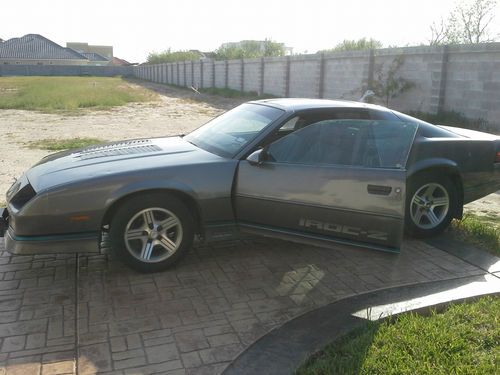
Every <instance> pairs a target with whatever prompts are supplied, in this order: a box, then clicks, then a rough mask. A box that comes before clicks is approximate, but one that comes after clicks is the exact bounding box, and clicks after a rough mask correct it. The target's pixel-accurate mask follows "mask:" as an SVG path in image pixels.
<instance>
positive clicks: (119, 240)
mask: <svg viewBox="0 0 500 375" xmlns="http://www.w3.org/2000/svg"><path fill="white" fill-rule="evenodd" d="M194 228H195V226H194V220H193V215H192V214H191V213H190V212H189V210H188V208H187V207H186V205H185V204H184V203H182V201H180V200H179V199H177V198H176V197H174V196H172V195H170V194H158V193H155V194H149V195H140V196H136V197H133V198H131V199H130V200H128V201H126V202H125V203H123V204H122V205H121V206H120V207H119V208H118V209H117V210H116V212H115V214H114V215H113V217H112V219H111V224H110V232H109V236H110V239H111V247H112V250H113V252H114V253H115V254H116V255H117V256H118V257H119V259H120V260H122V261H123V262H124V263H126V264H127V265H128V266H130V267H131V268H133V269H135V270H136V271H139V272H143V273H150V272H159V271H163V270H165V269H167V268H169V267H171V266H173V265H174V264H175V263H177V262H178V261H179V260H180V259H181V258H182V257H183V256H184V255H186V253H187V252H188V251H189V249H190V248H191V245H192V243H193V239H194Z"/></svg>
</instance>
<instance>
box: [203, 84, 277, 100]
mask: <svg viewBox="0 0 500 375" xmlns="http://www.w3.org/2000/svg"><path fill="white" fill-rule="evenodd" d="M199 91H200V92H202V93H204V94H209V95H218V96H223V97H225V98H236V99H237V98H248V99H271V98H276V96H273V95H270V94H263V95H259V94H258V93H257V92H255V91H238V90H233V89H226V88H218V87H209V88H203V89H200V90H199Z"/></svg>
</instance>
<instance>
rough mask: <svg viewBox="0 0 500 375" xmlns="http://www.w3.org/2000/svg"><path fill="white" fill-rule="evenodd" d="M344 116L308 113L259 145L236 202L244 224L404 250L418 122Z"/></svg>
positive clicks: (244, 164) (243, 169)
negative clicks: (408, 184) (309, 116)
mask: <svg viewBox="0 0 500 375" xmlns="http://www.w3.org/2000/svg"><path fill="white" fill-rule="evenodd" d="M338 117H339V116H338V114H336V113H335V112H332V114H331V116H330V117H329V116H324V113H323V114H322V116H320V117H317V116H316V117H314V116H313V120H312V121H308V120H307V116H305V119H299V121H296V123H297V124H302V125H301V126H299V128H297V129H295V131H293V132H292V133H290V134H287V135H286V136H284V137H282V138H279V139H278V140H276V141H274V142H273V143H271V144H269V145H268V146H266V147H265V148H264V149H263V150H262V151H260V152H261V162H260V163H255V162H251V161H249V160H242V161H241V162H240V164H239V168H238V174H237V177H236V184H235V195H234V199H235V202H234V203H235V210H236V216H237V220H238V223H239V225H240V227H241V228H242V229H243V230H245V229H246V230H251V231H255V230H260V231H264V232H265V233H267V234H268V235H272V234H273V233H275V234H276V235H278V234H283V233H286V234H288V235H293V236H298V237H303V238H314V239H315V240H320V241H326V242H331V241H334V242H335V241H337V242H343V243H346V242H347V243H355V244H358V245H362V246H366V247H370V248H375V249H381V250H388V251H398V250H399V246H400V243H401V239H402V233H403V224H404V212H405V211H404V209H405V207H404V203H405V182H406V173H405V168H404V167H405V163H406V158H407V156H408V152H409V149H410V147H411V144H412V142H413V138H414V136H415V132H416V125H415V124H407V123H403V122H399V121H383V120H382V121H378V120H369V119H354V120H353V119H339V118H338ZM262 154H263V155H264V156H265V157H263V155H262ZM249 159H250V158H249Z"/></svg>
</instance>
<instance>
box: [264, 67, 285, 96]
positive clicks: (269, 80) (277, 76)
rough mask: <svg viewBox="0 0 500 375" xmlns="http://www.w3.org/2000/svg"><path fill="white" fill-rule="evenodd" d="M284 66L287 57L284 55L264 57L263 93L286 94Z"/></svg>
mask: <svg viewBox="0 0 500 375" xmlns="http://www.w3.org/2000/svg"><path fill="white" fill-rule="evenodd" d="M286 66H287V58H285V57H275V58H271V57H267V58H265V59H264V89H263V91H264V94H271V95H276V96H285V95H286V94H285V92H286V82H285V80H286Z"/></svg>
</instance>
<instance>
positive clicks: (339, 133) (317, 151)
mask: <svg viewBox="0 0 500 375" xmlns="http://www.w3.org/2000/svg"><path fill="white" fill-rule="evenodd" d="M415 132H416V125H415V124H407V123H403V122H401V121H370V120H323V121H319V122H316V123H313V124H310V125H307V126H305V127H304V128H301V129H299V130H296V131H295V132H293V133H291V134H288V135H286V136H284V137H283V138H280V139H279V140H277V141H275V142H274V143H272V144H271V145H270V146H269V147H268V155H269V159H270V160H271V161H274V162H277V163H292V164H308V165H345V166H356V167H366V168H404V166H405V163H406V158H407V156H408V152H409V150H410V147H411V144H412V142H413V137H414V135H415Z"/></svg>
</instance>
